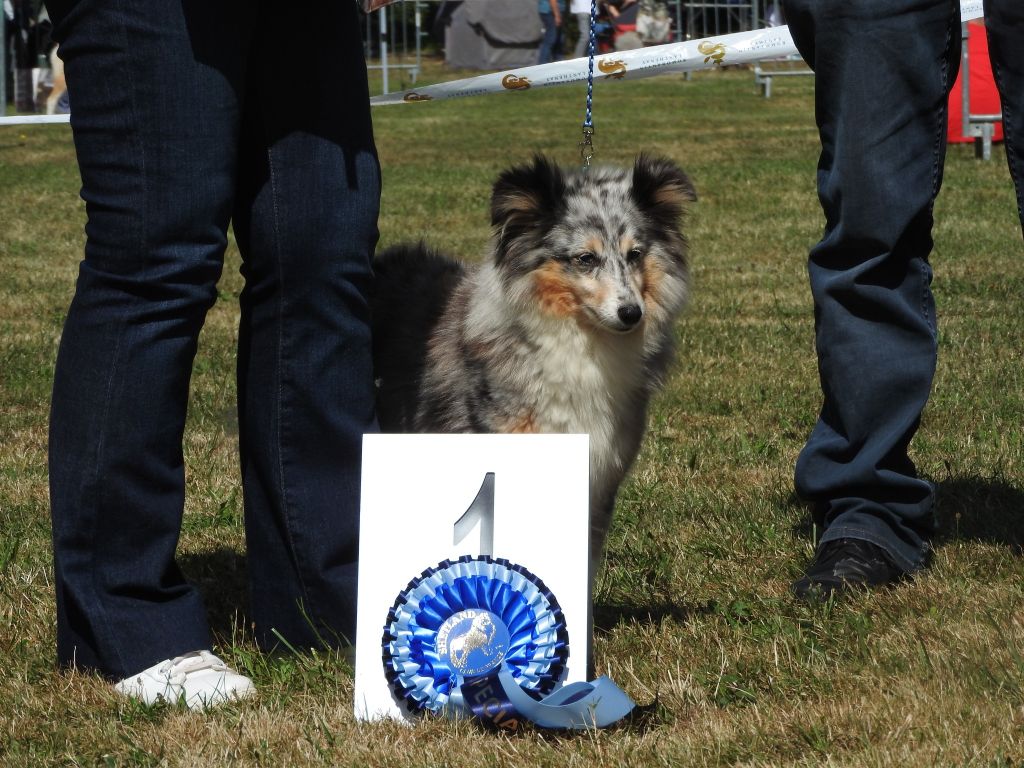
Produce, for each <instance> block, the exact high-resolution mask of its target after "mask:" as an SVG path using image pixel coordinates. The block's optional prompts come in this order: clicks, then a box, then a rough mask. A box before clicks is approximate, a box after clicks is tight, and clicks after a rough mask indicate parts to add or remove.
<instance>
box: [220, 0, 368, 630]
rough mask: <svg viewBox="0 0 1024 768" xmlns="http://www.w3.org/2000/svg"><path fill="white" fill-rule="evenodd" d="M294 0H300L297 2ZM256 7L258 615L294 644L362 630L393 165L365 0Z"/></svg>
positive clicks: (249, 246)
mask: <svg viewBox="0 0 1024 768" xmlns="http://www.w3.org/2000/svg"><path fill="white" fill-rule="evenodd" d="M293 8H294V6H293ZM296 10H298V11H299V15H301V16H303V17H304V18H307V19H309V20H310V21H311V22H312V23H311V24H309V25H305V26H301V27H295V28H289V27H287V26H285V27H282V26H281V24H280V20H279V16H278V13H277V11H276V9H274V8H267V9H265V11H264V12H263V13H262V14H261V15H260V17H259V19H258V25H259V27H258V30H257V34H256V40H255V44H254V46H253V53H252V70H251V72H250V77H249V84H248V85H249V88H248V91H247V94H246V106H245V114H244V116H243V150H242V154H241V169H240V174H241V175H240V183H239V197H238V201H237V205H236V212H235V220H234V226H235V233H236V236H237V238H238V242H239V247H240V249H241V250H242V256H243V262H244V265H243V274H244V276H245V289H244V291H243V294H242V300H241V301H242V319H241V325H240V331H239V354H238V377H239V420H240V438H241V452H242V476H243V484H244V490H245V522H246V538H247V542H248V566H249V574H250V585H251V592H252V619H253V621H254V623H255V626H256V634H257V640H258V641H259V642H260V644H261V645H262V646H264V647H271V646H273V645H274V644H275V643H276V641H277V635H278V634H280V636H282V637H283V638H285V639H286V640H287V641H288V642H289V643H291V644H292V645H294V646H296V647H311V646H317V645H320V644H321V641H322V642H323V643H326V644H328V645H339V644H344V643H345V642H346V641H351V640H354V637H355V601H356V568H357V563H356V559H357V555H358V528H359V480H360V457H361V448H362V435H363V434H364V433H366V432H370V431H375V430H376V420H375V416H374V390H373V372H372V361H371V357H370V348H371V346H370V328H369V309H368V303H367V292H368V289H369V285H370V280H371V269H370V260H371V257H372V253H373V249H374V246H375V244H376V241H377V213H378V208H379V197H380V173H379V167H378V163H377V155H376V150H375V148H374V143H373V131H372V126H371V123H370V113H369V93H368V90H367V84H366V69H365V63H364V62H363V54H362V44H361V40H360V37H359V22H358V18H357V15H356V7H355V4H354V3H351V2H342V3H318V2H315V0H304V2H302V3H300V7H299V8H297V9H296Z"/></svg>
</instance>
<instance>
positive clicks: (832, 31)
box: [785, 0, 1024, 571]
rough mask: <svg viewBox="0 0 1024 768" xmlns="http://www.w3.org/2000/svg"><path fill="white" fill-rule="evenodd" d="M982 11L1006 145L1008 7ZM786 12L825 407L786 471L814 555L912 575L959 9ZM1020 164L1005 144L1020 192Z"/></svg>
mask: <svg viewBox="0 0 1024 768" xmlns="http://www.w3.org/2000/svg"><path fill="white" fill-rule="evenodd" d="M990 5H994V6H996V7H997V8H998V9H999V12H1000V13H1001V14H1003V16H996V15H993V16H992V17H991V18H990V20H989V30H990V34H991V35H992V36H993V40H994V41H995V42H996V44H995V45H993V46H992V51H993V56H994V57H995V59H996V70H997V71H998V72H1000V75H1001V85H1002V87H1003V96H1004V110H1005V111H1006V116H1007V126H1006V128H1007V136H1008V138H1009V139H1012V140H1016V141H1019V140H1020V136H1021V132H1020V129H1019V120H1020V112H1021V105H1022V96H1024V93H1022V88H1024V79H1022V78H1021V66H1020V61H1019V56H1020V53H1019V52H1020V51H1021V50H1024V27H1022V26H1021V11H1020V9H1019V0H995V1H994V2H993V3H990ZM1011 7H1012V10H1011ZM785 10H786V18H787V21H788V22H789V26H790V30H791V32H792V34H793V38H794V40H795V41H796V44H797V47H798V48H799V49H800V52H801V54H802V55H803V57H804V58H805V59H806V60H807V62H808V63H809V64H810V66H811V67H812V68H813V69H814V70H815V73H816V101H815V107H816V117H817V122H818V128H819V132H820V136H821V145H822V152H821V157H820V160H819V163H818V195H819V198H820V200H821V205H822V208H823V210H824V213H825V234H824V237H823V239H822V240H821V242H820V243H818V244H817V245H816V246H815V247H814V248H813V249H812V250H811V254H810V259H809V275H810V283H811V292H812V294H813V298H814V310H815V333H816V344H817V350H818V365H819V373H820V377H821V387H822V391H823V394H824V404H823V406H822V410H821V414H820V417H819V419H818V422H817V424H816V425H815V427H814V430H813V431H812V433H811V436H810V438H809V439H808V442H807V444H806V446H805V447H804V449H803V451H802V453H801V454H800V457H799V459H798V460H797V465H796V489H797V492H798V493H799V494H800V496H801V497H803V498H804V499H806V500H808V501H810V502H811V503H812V504H813V505H814V507H815V511H816V512H817V514H818V515H819V516H820V521H821V522H822V523H823V525H824V533H823V535H822V538H821V540H822V542H826V541H830V540H833V539H837V538H857V539H864V540H867V541H870V542H873V543H875V544H877V545H879V546H881V547H882V548H883V549H885V550H886V551H887V552H888V553H889V554H890V555H891V556H892V558H893V560H894V561H895V562H896V563H897V564H898V565H899V566H900V567H901V568H903V569H904V570H906V571H914V570H916V569H918V568H920V567H921V566H922V565H924V563H925V561H926V556H927V552H928V540H929V537H930V535H931V533H932V528H933V522H934V515H933V506H934V489H933V487H932V485H931V483H929V482H927V481H926V480H924V479H922V478H920V477H918V475H917V473H916V470H915V467H914V464H913V462H912V461H911V460H910V458H909V456H908V454H907V449H908V445H909V443H910V440H911V438H912V437H913V435H914V433H915V432H916V430H917V428H918V425H919V422H920V418H921V412H922V410H923V408H924V406H925V403H926V402H927V400H928V396H929V393H930V391H931V385H932V377H933V374H934V372H935V362H936V351H937V336H936V318H935V306H934V303H933V300H932V294H931V288H930V285H931V277H932V270H931V266H930V265H929V261H928V258H929V254H930V252H931V249H932V237H931V230H932V204H933V201H934V199H935V196H936V194H937V193H938V190H939V186H940V184H941V181H942V170H943V160H944V158H945V144H946V113H947V96H948V92H949V89H950V87H951V86H952V84H953V82H954V80H955V78H956V72H957V67H958V63H959V55H960V16H959V3H958V2H957V1H956V0H853V1H852V2H851V0H786V2H785ZM990 10H991V9H990ZM1010 16H1012V17H1013V23H1012V24H1011V23H1010V19H1009V17H1010ZM1019 150H1020V147H1019V146H1017V145H1016V144H1015V143H1014V142H1013V141H1011V142H1010V144H1009V156H1010V163H1011V170H1012V171H1013V175H1014V179H1015V181H1018V182H1019V181H1020V179H1021V174H1020V158H1019V154H1018V153H1019ZM1019 194H1020V188H1019V185H1018V199H1019Z"/></svg>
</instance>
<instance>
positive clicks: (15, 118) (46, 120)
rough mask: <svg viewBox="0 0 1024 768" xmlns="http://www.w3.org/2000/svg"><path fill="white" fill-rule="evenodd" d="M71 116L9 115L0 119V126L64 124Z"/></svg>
mask: <svg viewBox="0 0 1024 768" xmlns="http://www.w3.org/2000/svg"><path fill="white" fill-rule="evenodd" d="M70 119H71V115H11V116H10V117H0V125H46V124H52V123H66V122H68V121H69V120H70Z"/></svg>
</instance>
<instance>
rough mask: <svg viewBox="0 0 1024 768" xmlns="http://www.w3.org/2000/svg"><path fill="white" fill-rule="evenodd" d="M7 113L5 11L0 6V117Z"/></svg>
mask: <svg viewBox="0 0 1024 768" xmlns="http://www.w3.org/2000/svg"><path fill="white" fill-rule="evenodd" d="M6 115H7V12H6V11H5V10H3V9H2V8H0V117H5V116H6Z"/></svg>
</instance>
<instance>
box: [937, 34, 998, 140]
mask: <svg viewBox="0 0 1024 768" xmlns="http://www.w3.org/2000/svg"><path fill="white" fill-rule="evenodd" d="M967 30H968V38H967V41H966V43H965V44H966V45H967V61H968V64H967V68H968V70H969V71H970V77H971V80H970V83H969V84H968V85H969V87H968V91H969V95H970V99H971V114H972V115H997V114H999V113H1000V112H1002V107H1001V106H1000V104H999V91H997V90H996V82H995V79H994V78H993V77H992V63H991V62H990V61H989V60H988V35H986V34H985V24H984V23H983V22H981V21H970V22H968V23H967ZM963 74H964V73H963V71H961V72H960V74H958V75H957V77H956V83H955V84H954V85H953V90H952V91H950V93H949V134H948V138H949V141H950V143H962V142H967V141H974V139H973V138H972V137H969V136H964V135H963V128H962V126H963V118H964V103H963V101H962V100H961V97H960V83H961V81H962V80H963ZM992 138H993V139H994V140H995V141H1002V140H1003V124H1002V122H998V123H995V133H994V135H993V137H992Z"/></svg>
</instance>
